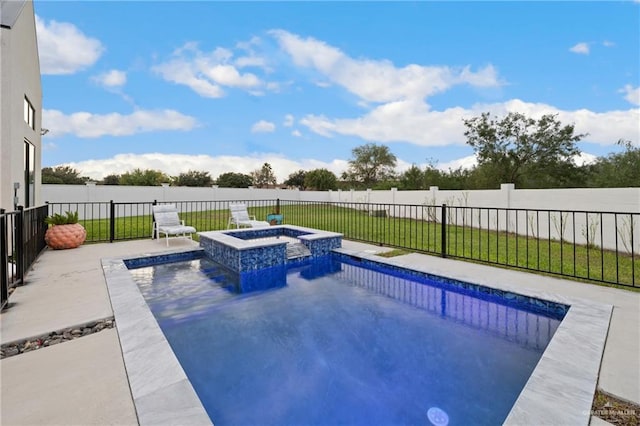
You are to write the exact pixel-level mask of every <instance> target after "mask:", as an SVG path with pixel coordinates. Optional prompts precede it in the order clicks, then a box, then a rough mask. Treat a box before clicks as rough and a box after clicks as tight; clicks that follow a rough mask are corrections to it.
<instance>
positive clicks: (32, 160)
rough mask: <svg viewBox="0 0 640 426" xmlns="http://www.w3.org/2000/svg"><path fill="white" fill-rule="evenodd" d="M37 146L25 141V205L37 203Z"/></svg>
mask: <svg viewBox="0 0 640 426" xmlns="http://www.w3.org/2000/svg"><path fill="white" fill-rule="evenodd" d="M35 184H36V147H35V146H33V145H32V144H31V143H30V142H29V141H26V140H25V141H24V207H25V208H26V207H33V206H34V205H35V204H36V200H35V197H36V191H35Z"/></svg>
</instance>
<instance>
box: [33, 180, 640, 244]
mask: <svg viewBox="0 0 640 426" xmlns="http://www.w3.org/2000/svg"><path fill="white" fill-rule="evenodd" d="M277 198H279V199H281V200H289V201H316V202H348V203H354V204H353V205H352V207H354V208H358V209H362V210H363V211H370V210H385V212H386V214H387V215H388V216H391V217H405V218H414V219H420V220H433V221H440V220H441V208H440V206H441V205H442V204H446V205H447V206H448V207H453V208H449V209H448V210H447V211H448V214H447V222H448V223H450V224H458V225H464V226H471V227H477V226H478V224H479V223H480V224H481V226H482V227H483V228H489V229H494V230H500V231H507V232H513V233H518V234H521V235H529V236H531V237H539V238H552V239H561V238H562V239H565V240H568V241H571V242H573V241H574V240H575V242H576V243H578V244H586V243H587V242H589V243H590V244H593V245H595V246H597V247H605V248H607V249H612V250H615V249H616V247H617V249H618V250H620V251H622V252H630V251H631V237H632V236H633V250H634V251H635V252H636V253H640V188H576V189H514V187H513V185H512V184H503V185H502V186H501V188H500V189H495V190H474V191H459V190H457V191H444V190H439V189H438V188H437V187H431V188H430V189H429V190H425V191H398V190H396V189H395V188H392V189H391V190H384V191H382V190H381V191H374V190H364V191H354V190H349V191H342V190H339V191H299V190H287V189H257V188H217V187H208V188H189V187H172V186H153V187H140V186H117V185H116V186H109V185H95V184H88V185H42V199H43V200H45V201H48V202H50V203H62V202H64V203H86V202H109V201H110V200H113V201H115V202H118V203H124V202H130V203H137V202H152V201H154V200H156V201H158V202H167V201H232V200H246V201H250V200H275V199H277ZM430 206H431V207H430ZM433 206H437V207H433ZM74 207H75V206H74ZM69 208H71V206H70V207H69ZM107 209H108V206H106V205H92V206H82V208H81V209H79V213H80V216H81V217H89V216H93V217H96V216H98V215H99V216H100V217H102V218H105V217H108V212H107ZM141 209H142V210H141ZM144 209H147V210H144ZM496 209H500V210H496ZM503 209H514V210H509V211H506V210H503ZM533 210H539V212H535V211H533ZM547 210H548V211H547ZM149 212H150V208H149V207H148V206H147V207H144V208H143V207H139V206H118V212H117V214H118V215H119V216H121V215H139V214H149ZM587 212H592V213H587ZM593 212H603V213H602V214H600V213H593ZM606 212H616V213H634V215H629V214H626V215H625V214H621V215H613V214H608V213H606Z"/></svg>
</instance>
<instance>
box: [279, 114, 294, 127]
mask: <svg viewBox="0 0 640 426" xmlns="http://www.w3.org/2000/svg"><path fill="white" fill-rule="evenodd" d="M294 121H295V120H294V117H293V115H291V114H287V115H285V116H284V123H282V125H283V126H284V127H292V126H293V123H294Z"/></svg>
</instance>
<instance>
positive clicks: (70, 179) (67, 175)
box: [42, 166, 89, 185]
mask: <svg viewBox="0 0 640 426" xmlns="http://www.w3.org/2000/svg"><path fill="white" fill-rule="evenodd" d="M88 181H89V178H88V177H84V176H80V172H79V171H78V170H76V169H74V168H73V167H69V166H56V167H44V168H43V169H42V183H54V184H65V185H83V184H85V183H87V182H88Z"/></svg>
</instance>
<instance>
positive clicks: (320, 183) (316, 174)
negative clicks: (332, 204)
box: [304, 169, 338, 191]
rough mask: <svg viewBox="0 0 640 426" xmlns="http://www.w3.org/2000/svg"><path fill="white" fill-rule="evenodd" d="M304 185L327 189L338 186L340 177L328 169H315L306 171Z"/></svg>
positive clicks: (318, 189)
mask: <svg viewBox="0 0 640 426" xmlns="http://www.w3.org/2000/svg"><path fill="white" fill-rule="evenodd" d="M304 186H305V187H306V188H310V189H314V190H316V191H327V190H329V189H336V188H337V187H338V178H336V175H334V174H333V173H332V172H330V171H329V170H327V169H315V170H311V171H309V172H307V173H306V176H305V178H304Z"/></svg>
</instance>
